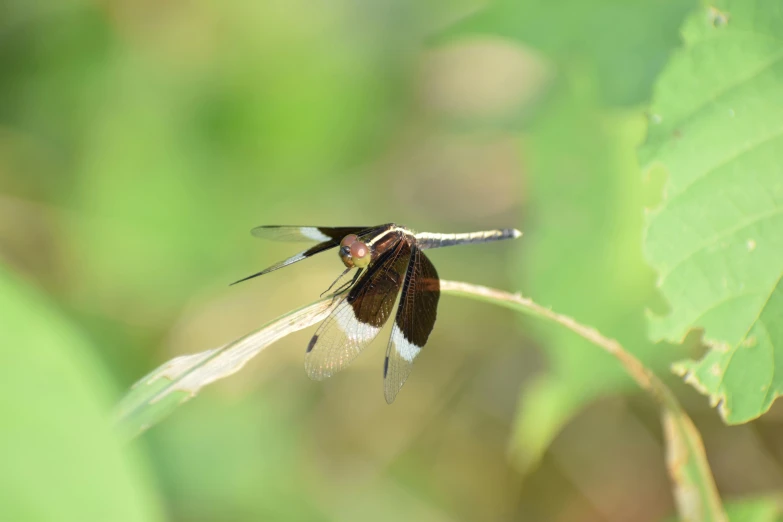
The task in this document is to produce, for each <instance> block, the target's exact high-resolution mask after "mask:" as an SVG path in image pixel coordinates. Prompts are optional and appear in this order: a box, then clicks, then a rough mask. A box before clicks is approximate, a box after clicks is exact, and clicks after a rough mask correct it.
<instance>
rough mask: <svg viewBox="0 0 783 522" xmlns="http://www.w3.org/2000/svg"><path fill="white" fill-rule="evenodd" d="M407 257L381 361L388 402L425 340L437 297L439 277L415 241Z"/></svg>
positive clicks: (432, 324)
mask: <svg viewBox="0 0 783 522" xmlns="http://www.w3.org/2000/svg"><path fill="white" fill-rule="evenodd" d="M410 257H411V259H410V263H408V270H407V272H406V274H405V284H404V285H403V287H402V296H401V297H400V305H399V308H398V309H397V317H396V318H395V319H394V325H392V333H391V337H390V338H389V344H388V346H387V347H386V360H385V361H384V364H383V387H384V396H385V397H386V402H387V403H389V404H391V403H392V402H394V399H395V397H397V393H398V392H399V391H400V389H401V388H402V385H403V384H405V380H406V379H407V378H408V375H410V373H411V370H412V369H413V361H414V360H415V359H416V356H417V355H419V352H421V349H422V348H423V347H424V345H425V344H427V339H428V338H429V336H430V333H431V332H432V329H433V327H434V326H435V317H436V316H437V312H438V300H439V299H440V280H439V279H438V273H437V272H436V271H435V267H434V266H433V265H432V263H431V262H430V260H429V259H427V256H425V255H424V252H422V251H421V250H420V249H419V248H418V247H417V246H416V245H414V246H413V249H412V251H411V256H410Z"/></svg>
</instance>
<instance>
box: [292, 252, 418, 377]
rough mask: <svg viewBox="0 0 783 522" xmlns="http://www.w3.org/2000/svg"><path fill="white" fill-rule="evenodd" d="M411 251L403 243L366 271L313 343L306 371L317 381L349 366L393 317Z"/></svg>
mask: <svg viewBox="0 0 783 522" xmlns="http://www.w3.org/2000/svg"><path fill="white" fill-rule="evenodd" d="M410 253H411V247H410V245H409V244H408V242H407V241H403V240H400V241H398V242H397V244H396V245H393V246H391V247H390V248H389V249H388V250H386V251H385V252H384V253H383V254H381V255H380V256H379V257H378V259H377V260H375V261H374V262H373V263H372V264H371V265H370V266H369V268H368V269H367V272H366V273H365V274H364V276H362V278H361V279H359V281H358V282H357V283H356V284H355V285H354V286H353V287H352V288H351V290H350V291H349V292H348V294H347V295H346V296H345V297H343V298H342V301H341V302H340V304H338V305H337V307H336V308H335V309H334V311H332V313H331V314H330V315H329V317H328V318H327V319H326V320H325V321H324V322H323V323H322V324H321V326H320V327H319V328H318V330H317V331H316V332H315V335H313V338H312V339H310V343H309V344H308V345H307V354H306V355H305V371H306V372H307V375H308V376H309V377H310V378H311V379H314V380H317V381H320V380H323V379H326V378H328V377H331V376H332V375H334V374H335V373H337V372H339V371H340V370H342V369H343V368H345V367H346V366H348V365H349V364H350V363H351V362H352V361H353V360H354V359H355V358H356V356H357V355H359V353H361V351H362V350H363V349H364V348H365V347H366V346H367V345H368V344H370V342H372V340H373V339H375V337H376V336H377V335H378V332H380V331H381V328H383V325H384V324H386V321H387V320H388V319H389V317H390V316H391V312H392V309H393V308H394V303H395V301H396V300H397V295H398V294H399V292H400V288H401V287H402V284H403V280H404V279H405V271H406V267H407V266H408V261H409V260H410Z"/></svg>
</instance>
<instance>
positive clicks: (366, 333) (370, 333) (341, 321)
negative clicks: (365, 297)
mask: <svg viewBox="0 0 783 522" xmlns="http://www.w3.org/2000/svg"><path fill="white" fill-rule="evenodd" d="M346 304H347V303H346ZM334 321H335V322H336V323H337V326H339V327H340V330H342V332H343V334H345V336H346V337H347V338H348V339H350V340H351V341H353V342H355V343H365V342H367V341H371V340H372V339H375V336H377V335H378V332H380V331H381V329H380V328H378V327H376V326H373V325H371V324H367V323H363V322H361V321H359V320H358V319H357V318H356V314H355V313H354V311H353V307H351V306H350V305H347V306H344V307H343V309H342V310H339V311H337V313H335V314H334Z"/></svg>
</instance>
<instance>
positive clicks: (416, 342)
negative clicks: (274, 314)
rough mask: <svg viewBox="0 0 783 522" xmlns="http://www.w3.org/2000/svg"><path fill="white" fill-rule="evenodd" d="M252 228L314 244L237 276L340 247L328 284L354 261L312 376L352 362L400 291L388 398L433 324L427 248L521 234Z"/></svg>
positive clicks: (313, 355)
mask: <svg viewBox="0 0 783 522" xmlns="http://www.w3.org/2000/svg"><path fill="white" fill-rule="evenodd" d="M252 234H253V235H254V236H256V237H260V238H264V239H272V240H278V241H313V242H315V243H316V244H315V245H314V246H312V247H310V248H309V249H307V250H305V251H303V252H300V253H298V254H296V255H295V256H292V257H289V258H288V259H286V260H284V261H281V262H279V263H277V264H275V265H272V266H270V267H269V268H267V269H265V270H262V271H261V272H258V273H256V274H253V275H251V276H248V277H245V278H244V279H240V280H239V281H237V282H236V283H240V282H242V281H247V280H248V279H252V278H254V277H258V276H260V275H264V274H268V273H269V272H272V271H274V270H277V269H279V268H283V267H285V266H288V265H291V264H293V263H296V262H297V261H301V260H302V259H307V258H309V257H312V256H314V255H316V254H319V253H321V252H326V251H327V250H332V249H334V248H337V249H338V250H337V253H338V254H339V256H340V259H341V260H342V262H343V264H344V265H345V267H346V268H345V270H344V271H343V273H342V274H341V275H340V276H339V277H338V278H337V279H336V280H335V282H334V283H332V285H331V286H330V287H329V288H328V289H327V290H326V292H328V291H329V290H330V289H331V288H333V287H334V285H335V284H337V283H338V282H339V281H340V280H341V279H342V278H343V277H345V276H346V275H347V274H348V273H349V272H350V271H351V270H354V269H356V273H355V274H354V276H353V278H352V279H350V280H348V281H347V282H346V283H344V284H343V285H341V286H339V287H338V288H337V289H336V290H335V292H334V293H333V295H334V296H335V298H337V299H339V300H340V301H339V303H337V304H336V306H335V308H333V310H332V312H331V314H330V315H329V317H327V319H326V320H325V321H324V322H323V323H321V325H320V327H319V328H318V330H317V331H316V332H315V335H313V337H312V339H310V342H309V343H308V345H307V353H306V355H305V370H306V372H307V375H308V376H309V377H310V378H311V379H314V380H319V381H320V380H323V379H326V378H328V377H331V376H332V375H334V374H335V373H337V372H339V371H340V370H342V369H344V368H345V367H347V366H348V365H349V364H350V363H351V362H352V361H353V360H354V359H355V358H356V357H357V356H358V355H359V353H361V351H362V350H363V349H364V348H365V347H366V346H367V345H368V344H370V342H372V340H373V339H375V337H376V336H377V335H378V333H379V332H380V331H381V328H382V327H383V325H384V324H386V321H387V320H388V319H389V317H390V316H391V313H392V309H393V308H394V304H395V302H396V301H397V296H398V294H401V297H400V304H399V307H398V308H397V315H396V317H395V319H394V325H393V326H392V332H391V336H390V338H389V343H388V345H387V347H386V359H385V360H384V363H383V378H384V396H385V398H386V402H388V403H389V404H391V403H392V402H394V399H395V397H396V396H397V393H398V392H399V391H400V389H401V388H402V385H403V384H404V383H405V380H406V379H407V378H408V375H410V372H411V369H412V367H413V361H414V360H415V359H416V357H417V356H418V355H419V353H420V352H421V349H422V348H423V347H424V345H425V344H426V343H427V339H428V338H429V336H430V333H431V332H432V329H433V327H434V326H435V317H436V315H437V309H438V299H439V298H440V281H439V279H438V272H437V271H436V270H435V267H434V266H433V265H432V263H431V262H430V260H429V259H428V258H427V256H425V255H424V252H423V250H427V249H430V248H441V247H446V246H452V245H465V244H469V243H487V242H490V241H499V240H503V239H515V238H518V237H519V236H521V235H522V233H521V232H520V231H519V230H516V229H513V228H506V229H498V230H486V231H482V232H471V233H464V234H437V233H431V232H418V233H416V232H413V231H412V230H410V229H408V228H405V227H402V226H400V225H396V224H394V223H389V224H385V225H380V226H375V227H299V226H260V227H256V228H254V229H253V230H252ZM236 283H234V284H236ZM326 292H324V293H326ZM322 295H323V294H322Z"/></svg>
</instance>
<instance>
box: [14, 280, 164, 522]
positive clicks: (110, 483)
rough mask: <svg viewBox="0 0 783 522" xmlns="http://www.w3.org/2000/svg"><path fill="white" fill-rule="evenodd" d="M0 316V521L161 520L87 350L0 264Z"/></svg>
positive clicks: (106, 385) (107, 388) (103, 380)
mask: <svg viewBox="0 0 783 522" xmlns="http://www.w3.org/2000/svg"><path fill="white" fill-rule="evenodd" d="M0 317H2V318H3V327H2V328H0V418H2V419H3V428H2V429H0V448H2V450H0V462H2V470H3V471H2V473H0V491H2V495H0V496H2V499H3V500H2V502H0V520H20V521H21V520H24V521H48V520H51V521H55V520H56V521H92V520H95V521H98V520H101V521H104V520H111V521H116V522H141V521H154V520H162V519H163V517H162V513H161V510H160V507H159V506H158V505H157V503H156V499H155V496H154V494H153V491H152V488H151V487H150V486H149V483H148V481H147V480H146V478H147V477H146V476H145V473H144V472H143V469H142V467H141V462H139V460H138V457H139V456H138V455H137V454H136V453H135V452H133V451H131V450H128V449H127V448H123V447H122V445H121V443H120V441H119V439H118V438H117V436H116V434H115V433H114V432H113V430H112V427H111V426H110V423H109V422H108V415H107V410H108V408H107V406H108V404H107V403H108V402H109V399H110V397H112V396H113V389H112V387H111V386H110V385H109V383H108V381H107V377H106V375H105V373H104V371H103V369H102V368H101V367H100V366H99V365H98V364H97V362H96V360H95V359H94V356H93V355H92V347H90V346H89V345H88V344H87V343H86V342H85V340H84V339H82V338H81V337H80V336H79V334H78V333H77V332H76V331H74V329H73V328H72V327H71V326H70V325H69V324H68V323H67V322H66V321H65V320H64V319H63V318H62V317H61V316H60V315H59V314H58V313H57V311H56V310H54V309H53V308H52V307H51V306H50V305H49V304H48V303H46V302H45V301H44V300H43V299H42V298H41V297H40V296H38V295H36V294H35V293H34V292H33V291H31V290H30V289H28V288H25V287H24V286H23V285H21V284H20V283H18V282H16V281H12V280H11V279H10V277H8V276H7V275H6V273H5V271H4V270H3V269H2V268H0Z"/></svg>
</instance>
